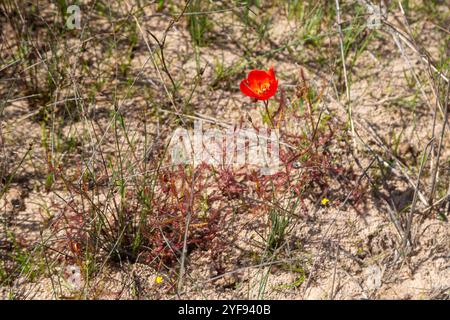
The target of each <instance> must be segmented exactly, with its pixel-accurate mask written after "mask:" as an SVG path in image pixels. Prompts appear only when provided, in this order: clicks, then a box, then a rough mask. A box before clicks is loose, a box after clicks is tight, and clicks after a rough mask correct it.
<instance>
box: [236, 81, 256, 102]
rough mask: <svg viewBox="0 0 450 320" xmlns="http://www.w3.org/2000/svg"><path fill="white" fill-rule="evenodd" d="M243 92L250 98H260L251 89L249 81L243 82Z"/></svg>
mask: <svg viewBox="0 0 450 320" xmlns="http://www.w3.org/2000/svg"><path fill="white" fill-rule="evenodd" d="M240 89H241V92H242V93H243V94H245V95H246V96H248V97H251V98H258V96H257V95H256V94H255V93H254V92H253V91H252V90H251V89H250V85H249V83H248V80H247V79H244V80H242V81H241V85H240Z"/></svg>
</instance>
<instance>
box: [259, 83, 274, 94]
mask: <svg viewBox="0 0 450 320" xmlns="http://www.w3.org/2000/svg"><path fill="white" fill-rule="evenodd" d="M269 88H270V83H268V82H263V83H260V84H259V86H258V87H257V88H256V90H255V91H256V92H255V93H256V94H263V93H266V91H267V90H269Z"/></svg>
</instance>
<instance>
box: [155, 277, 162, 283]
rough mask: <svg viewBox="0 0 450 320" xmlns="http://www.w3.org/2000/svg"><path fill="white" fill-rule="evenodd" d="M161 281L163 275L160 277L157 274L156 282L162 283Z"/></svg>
mask: <svg viewBox="0 0 450 320" xmlns="http://www.w3.org/2000/svg"><path fill="white" fill-rule="evenodd" d="M163 281H164V279H163V277H161V276H157V277H156V279H155V282H156V283H157V284H161V283H163Z"/></svg>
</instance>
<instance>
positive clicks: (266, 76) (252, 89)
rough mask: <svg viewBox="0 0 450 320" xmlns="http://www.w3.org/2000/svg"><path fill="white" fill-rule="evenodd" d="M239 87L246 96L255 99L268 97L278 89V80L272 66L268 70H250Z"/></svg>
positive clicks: (266, 98)
mask: <svg viewBox="0 0 450 320" xmlns="http://www.w3.org/2000/svg"><path fill="white" fill-rule="evenodd" d="M240 89H241V91H242V93H243V94H245V95H246V96H249V97H251V98H254V99H257V100H268V99H270V98H271V97H273V96H274V95H275V92H277V89H278V80H277V79H276V78H275V72H274V71H273V67H270V68H269V70H268V71H265V70H252V71H250V72H249V74H248V76H247V78H246V79H244V80H242V81H241V85H240Z"/></svg>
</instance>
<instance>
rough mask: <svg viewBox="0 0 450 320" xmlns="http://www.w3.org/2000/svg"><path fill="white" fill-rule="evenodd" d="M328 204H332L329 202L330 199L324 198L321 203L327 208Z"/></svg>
mask: <svg viewBox="0 0 450 320" xmlns="http://www.w3.org/2000/svg"><path fill="white" fill-rule="evenodd" d="M328 202H330V200H329V199H328V198H323V199H322V201H320V203H321V204H322V205H323V206H326V205H327V204H328Z"/></svg>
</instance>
